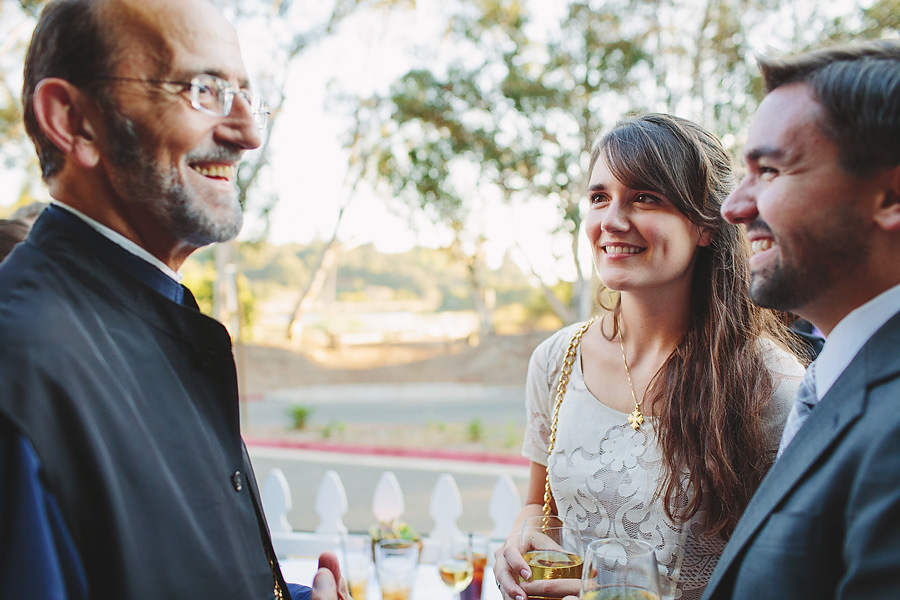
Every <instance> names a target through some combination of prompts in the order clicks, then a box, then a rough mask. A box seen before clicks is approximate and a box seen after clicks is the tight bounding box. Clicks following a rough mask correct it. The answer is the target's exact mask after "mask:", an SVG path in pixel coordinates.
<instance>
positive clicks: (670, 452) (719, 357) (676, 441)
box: [495, 114, 803, 599]
mask: <svg viewBox="0 0 900 600" xmlns="http://www.w3.org/2000/svg"><path fill="white" fill-rule="evenodd" d="M732 183H733V178H732V174H731V170H730V158H729V156H728V154H727V153H726V152H725V151H724V150H723V149H722V147H721V145H720V143H719V142H718V140H717V139H716V138H715V137H714V136H713V135H712V134H710V133H709V132H707V131H706V130H704V129H703V128H701V127H699V126H698V125H696V124H694V123H692V122H690V121H687V120H684V119H680V118H677V117H672V116H668V115H658V114H651V115H645V116H642V117H639V118H635V119H632V120H630V121H625V122H623V123H620V124H619V125H618V126H617V127H616V128H614V129H613V130H612V131H610V132H608V133H607V134H606V135H604V136H603V137H602V138H600V139H599V141H598V142H597V144H596V145H595V146H594V149H593V151H592V153H591V164H590V182H589V190H588V202H589V208H588V213H587V216H586V219H585V230H586V232H587V236H588V239H589V240H590V244H591V247H592V249H593V258H594V263H595V266H596V268H597V272H598V274H599V276H600V279H601V281H602V285H601V289H600V293H599V299H600V304H601V307H602V308H603V309H604V312H602V313H601V314H600V315H598V317H596V318H595V319H593V320H591V321H589V322H587V323H579V324H575V325H571V326H569V327H566V328H565V329H562V330H561V331H559V332H557V333H556V334H554V335H553V336H551V337H550V338H549V339H548V340H546V341H544V342H543V343H542V344H540V345H539V346H538V347H537V349H536V350H535V351H534V354H533V355H532V358H531V362H530V365H529V372H528V381H527V387H526V404H527V410H528V413H527V416H528V427H527V430H526V435H525V444H524V449H523V454H524V455H525V456H526V457H528V458H529V459H531V461H532V463H531V478H530V483H529V493H528V498H527V505H526V507H525V508H524V509H523V511H522V513H521V514H520V515H519V521H518V522H519V523H521V521H522V520H524V519H525V518H526V517H528V516H530V515H534V514H540V513H542V512H544V513H548V512H549V513H554V514H558V515H560V516H563V517H569V518H572V519H574V520H575V521H576V522H577V523H578V525H579V527H580V530H581V535H582V537H583V538H584V541H585V542H588V541H590V540H592V539H597V538H608V537H631V538H635V539H642V540H645V541H648V542H650V543H651V544H652V545H653V547H654V548H655V549H656V555H657V558H658V559H659V562H660V564H661V567H662V589H663V596H664V597H665V598H674V597H680V598H683V599H696V598H699V597H700V595H701V593H702V591H703V588H704V586H705V584H706V581H707V580H708V578H709V576H710V575H711V573H712V569H713V567H714V566H715V563H716V560H717V559H718V556H719V554H720V553H721V551H722V548H723V547H724V545H725V540H726V538H727V536H728V534H729V533H730V532H731V530H732V529H733V528H734V525H735V524H736V522H737V520H738V518H739V516H740V514H741V512H742V511H743V508H744V506H745V505H746V503H747V502H748V500H749V498H750V495H751V494H752V493H753V490H754V489H755V487H756V486H757V485H758V483H759V481H760V480H761V479H762V476H763V475H764V473H765V471H766V470H767V468H768V466H769V465H770V464H771V462H772V460H773V459H774V454H775V451H776V450H777V447H778V440H779V437H780V433H781V429H782V427H783V423H784V419H785V417H786V416H787V410H788V409H789V406H790V401H791V399H792V398H793V395H794V392H795V390H796V387H797V385H798V384H799V382H800V378H801V376H802V373H803V368H802V366H801V365H800V363H799V362H798V361H797V359H796V357H795V356H794V355H793V354H791V353H790V352H788V351H787V349H786V348H787V346H786V343H787V342H786V340H787V339H788V337H787V334H786V331H785V329H784V326H783V325H782V324H781V322H780V321H779V320H778V319H776V318H775V316H774V315H773V314H770V313H768V312H767V311H764V310H762V309H759V308H757V307H755V306H754V305H753V304H752V303H751V302H750V299H749V297H748V296H747V291H746V283H747V270H746V265H745V261H746V257H747V255H748V246H747V244H746V243H745V242H744V240H743V238H742V236H741V235H740V233H739V231H738V229H737V227H734V226H732V225H730V224H728V223H726V222H725V221H724V220H723V219H722V217H721V215H720V214H719V208H720V206H721V204H722V202H723V201H724V199H725V197H726V196H727V195H728V192H729V191H730V190H731V186H732ZM513 533H514V534H515V529H514V531H513ZM523 572H524V573H525V574H528V573H529V572H530V566H529V565H528V564H527V562H526V561H525V560H524V559H523V558H522V556H521V555H520V554H519V553H518V551H517V550H516V542H515V540H514V536H511V537H510V539H509V540H508V542H507V544H506V545H505V546H504V548H502V549H501V550H500V551H499V552H498V555H497V563H496V566H495V573H496V576H497V580H498V581H499V582H500V584H501V587H502V588H503V591H504V594H505V597H507V598H513V597H515V596H517V595H522V596H526V595H529V596H535V595H541V596H551V597H560V596H562V595H565V594H577V593H578V582H577V581H574V580H573V581H568V582H567V581H565V580H561V581H549V582H542V581H529V580H528V578H526V580H525V581H524V582H522V583H519V582H518V577H517V574H519V573H523Z"/></svg>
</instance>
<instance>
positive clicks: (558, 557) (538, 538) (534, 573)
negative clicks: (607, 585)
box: [519, 515, 583, 599]
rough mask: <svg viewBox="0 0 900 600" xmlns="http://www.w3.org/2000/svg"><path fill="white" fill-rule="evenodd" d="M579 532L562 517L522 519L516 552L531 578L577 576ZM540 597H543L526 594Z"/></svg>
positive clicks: (580, 549)
mask: <svg viewBox="0 0 900 600" xmlns="http://www.w3.org/2000/svg"><path fill="white" fill-rule="evenodd" d="M582 548H583V547H582V543H581V534H580V533H579V532H578V526H577V523H576V522H575V521H574V520H572V519H567V518H564V517H558V516H555V515H551V516H538V517H529V518H527V519H525V522H524V523H523V524H522V536H521V538H520V540H519V552H521V553H522V557H523V558H524V559H525V562H527V563H528V567H529V568H530V569H531V580H532V581H537V580H538V579H580V578H581V567H582V561H583V559H582ZM529 598H540V599H543V598H545V596H529Z"/></svg>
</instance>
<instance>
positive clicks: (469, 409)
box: [246, 383, 525, 426]
mask: <svg viewBox="0 0 900 600" xmlns="http://www.w3.org/2000/svg"><path fill="white" fill-rule="evenodd" d="M293 404H302V405H305V406H309V407H312V409H313V412H312V417H311V418H312V420H313V422H317V423H321V424H327V423H333V422H343V423H347V424H350V423H410V424H419V425H426V424H429V423H470V422H472V421H473V420H474V419H479V420H481V422H482V423H483V424H485V425H487V424H496V425H506V424H508V423H512V424H515V425H517V426H521V425H524V424H525V392H524V388H523V387H522V386H486V385H477V384H453V383H431V384H365V385H318V386H305V387H300V388H293V389H285V390H278V391H275V392H269V393H267V394H266V395H265V396H264V397H263V398H262V400H261V401H256V402H250V403H248V405H247V407H246V410H247V413H246V417H247V419H248V420H247V421H246V422H247V423H249V424H251V425H252V426H276V425H283V426H290V418H289V416H288V408H289V407H290V406H291V405H293Z"/></svg>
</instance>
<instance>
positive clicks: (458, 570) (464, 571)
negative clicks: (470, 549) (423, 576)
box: [438, 559, 474, 593]
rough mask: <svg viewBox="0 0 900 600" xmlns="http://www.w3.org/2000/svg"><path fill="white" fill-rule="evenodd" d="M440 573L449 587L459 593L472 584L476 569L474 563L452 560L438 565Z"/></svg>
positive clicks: (442, 579)
mask: <svg viewBox="0 0 900 600" xmlns="http://www.w3.org/2000/svg"><path fill="white" fill-rule="evenodd" d="M438 573H439V574H440V576H441V581H443V582H444V583H445V584H446V585H447V587H449V588H450V589H451V590H453V592H454V593H459V592H461V591H462V590H464V589H466V588H467V587H468V586H469V584H470V583H472V576H473V575H474V568H473V566H472V563H471V562H469V561H467V560H465V559H450V560H446V561H442V562H440V563H439V564H438Z"/></svg>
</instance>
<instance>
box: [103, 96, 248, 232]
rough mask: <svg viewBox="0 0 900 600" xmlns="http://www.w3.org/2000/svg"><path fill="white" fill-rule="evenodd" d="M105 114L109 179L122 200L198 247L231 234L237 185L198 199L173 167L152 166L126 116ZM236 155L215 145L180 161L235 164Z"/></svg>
mask: <svg viewBox="0 0 900 600" xmlns="http://www.w3.org/2000/svg"><path fill="white" fill-rule="evenodd" d="M107 114H109V115H111V116H110V117H109V119H108V122H107V129H108V132H109V140H110V154H111V156H110V162H111V163H112V165H113V166H114V167H115V171H114V172H113V173H112V174H111V177H113V178H114V181H113V184H114V185H115V186H116V188H117V189H118V190H119V191H120V194H122V195H123V199H124V200H125V201H126V202H128V203H131V204H138V205H140V206H141V207H143V208H144V209H145V210H147V211H148V212H150V213H152V214H154V215H156V216H157V217H158V219H159V221H160V222H161V223H164V224H165V225H166V226H167V227H168V229H169V233H170V234H171V235H172V236H174V237H175V238H176V239H178V240H181V241H184V242H187V243H189V244H190V245H192V246H195V247H198V248H199V247H201V246H206V245H209V244H212V243H216V242H224V241H227V240H230V239H233V238H235V237H236V236H237V234H238V233H239V232H240V230H241V226H242V225H243V220H244V215H243V210H242V208H241V204H240V201H239V200H238V195H237V189H234V190H233V191H232V193H231V194H224V195H223V194H222V193H219V194H218V196H217V197H216V198H215V199H213V200H208V199H205V198H203V197H201V195H200V193H199V192H198V191H196V190H191V189H189V188H188V187H187V186H186V185H185V182H184V181H183V180H182V178H181V174H180V172H179V170H178V168H177V166H174V165H172V166H169V167H166V166H164V165H160V164H157V160H156V158H155V157H154V156H153V155H152V153H151V152H150V150H149V149H148V148H146V147H145V146H144V145H143V144H142V136H141V135H140V134H139V133H138V130H137V127H136V125H135V123H134V122H133V121H132V120H131V119H128V118H127V117H124V116H122V115H121V113H119V112H118V111H110V112H108V113H107ZM240 155H241V152H240V151H239V150H236V149H233V148H227V147H223V146H215V147H213V148H212V149H211V150H195V151H193V152H191V153H190V154H189V155H188V156H186V157H185V161H186V162H187V163H188V164H190V162H191V161H192V160H194V161H198V160H200V159H201V158H202V160H204V161H207V162H237V160H238V159H239V158H240ZM188 168H190V167H188ZM213 202H214V204H215V205H213ZM223 206H224V208H225V209H224V210H223ZM217 209H218V210H217Z"/></svg>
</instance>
